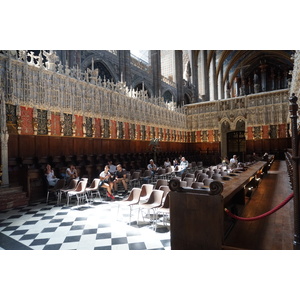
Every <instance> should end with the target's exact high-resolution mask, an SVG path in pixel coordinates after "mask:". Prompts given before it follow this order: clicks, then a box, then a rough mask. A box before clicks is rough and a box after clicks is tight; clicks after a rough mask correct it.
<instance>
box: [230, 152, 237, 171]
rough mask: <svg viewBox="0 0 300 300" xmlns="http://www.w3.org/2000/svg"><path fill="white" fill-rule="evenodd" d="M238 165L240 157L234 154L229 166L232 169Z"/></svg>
mask: <svg viewBox="0 0 300 300" xmlns="http://www.w3.org/2000/svg"><path fill="white" fill-rule="evenodd" d="M237 166H238V159H237V156H236V155H233V156H232V158H231V159H230V161H229V167H230V168H231V169H235V168H237Z"/></svg>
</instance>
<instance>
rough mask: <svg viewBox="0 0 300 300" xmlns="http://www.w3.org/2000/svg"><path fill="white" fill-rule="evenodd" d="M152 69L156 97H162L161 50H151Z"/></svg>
mask: <svg viewBox="0 0 300 300" xmlns="http://www.w3.org/2000/svg"><path fill="white" fill-rule="evenodd" d="M151 67H152V76H153V77H152V78H153V91H154V97H161V58H160V50H151Z"/></svg>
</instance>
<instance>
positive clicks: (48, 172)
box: [45, 164, 59, 186]
mask: <svg viewBox="0 0 300 300" xmlns="http://www.w3.org/2000/svg"><path fill="white" fill-rule="evenodd" d="M45 175H46V177H47V180H48V184H49V186H55V184H56V182H57V181H58V180H59V179H58V178H57V177H56V176H55V175H54V171H53V170H52V168H51V166H50V165H49V164H48V165H47V166H46V171H45Z"/></svg>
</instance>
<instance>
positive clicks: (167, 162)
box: [164, 158, 171, 168]
mask: <svg viewBox="0 0 300 300" xmlns="http://www.w3.org/2000/svg"><path fill="white" fill-rule="evenodd" d="M164 167H165V168H168V167H171V162H170V159H169V158H167V159H166V161H165V162H164Z"/></svg>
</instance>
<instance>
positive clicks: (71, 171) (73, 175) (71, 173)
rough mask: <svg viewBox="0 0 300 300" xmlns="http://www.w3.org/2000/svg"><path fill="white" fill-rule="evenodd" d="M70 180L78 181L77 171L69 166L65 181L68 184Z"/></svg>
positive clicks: (72, 166)
mask: <svg viewBox="0 0 300 300" xmlns="http://www.w3.org/2000/svg"><path fill="white" fill-rule="evenodd" d="M72 179H79V177H78V173H77V170H76V168H75V166H74V165H70V167H69V168H67V170H66V180H67V183H69V182H70V181H71V180H72Z"/></svg>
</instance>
